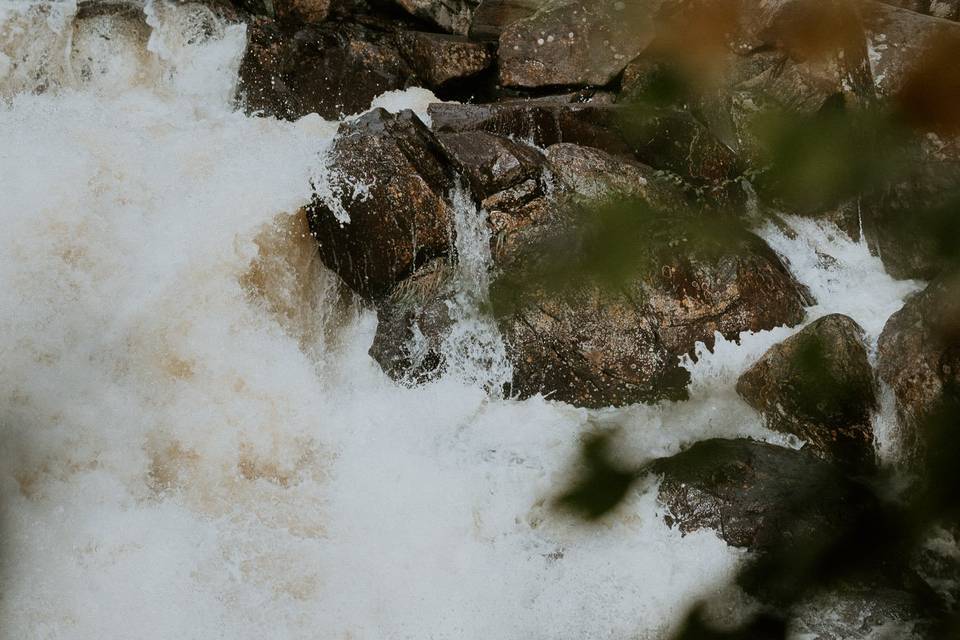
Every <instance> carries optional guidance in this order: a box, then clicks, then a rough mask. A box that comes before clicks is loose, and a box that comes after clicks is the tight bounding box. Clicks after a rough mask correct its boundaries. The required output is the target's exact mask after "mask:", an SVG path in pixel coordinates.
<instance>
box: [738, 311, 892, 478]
mask: <svg viewBox="0 0 960 640" xmlns="http://www.w3.org/2000/svg"><path fill="white" fill-rule="evenodd" d="M737 392H738V393H739V394H740V395H741V396H742V397H743V398H744V400H746V401H747V403H749V404H750V406H752V407H753V408H755V409H757V410H758V411H760V412H761V413H762V414H763V416H764V419H765V421H766V424H767V426H768V427H770V428H771V429H774V430H776V431H782V432H784V433H790V434H793V435H795V436H798V437H800V438H802V439H804V440H806V441H807V442H808V443H809V444H808V448H809V449H810V450H811V451H812V452H814V453H815V454H817V455H818V456H820V457H822V458H825V459H827V460H831V461H836V462H839V463H841V464H844V465H847V466H849V467H852V468H853V469H856V470H869V469H871V468H872V467H874V466H875V463H876V455H875V452H874V445H873V441H874V438H873V427H872V424H871V416H872V414H873V412H874V411H876V409H877V393H876V383H875V381H874V377H873V370H872V369H871V368H870V362H869V361H868V359H867V350H866V346H865V345H864V342H863V330H862V329H861V328H860V326H859V325H858V324H857V323H856V322H854V321H853V320H852V319H850V318H849V317H847V316H843V315H839V314H835V315H829V316H825V317H823V318H821V319H819V320H817V321H816V322H814V323H812V324H811V325H810V326H808V327H806V328H804V329H803V330H802V331H801V332H800V333H798V334H796V335H794V336H792V337H790V338H788V339H787V340H785V341H783V342H782V343H780V344H778V345H776V346H774V347H772V348H771V349H770V350H769V351H767V353H765V354H764V355H763V357H762V358H760V360H759V361H757V362H756V363H755V364H754V365H753V366H752V367H750V369H748V370H747V371H746V372H745V373H744V374H743V375H742V376H740V379H739V380H738V381H737Z"/></svg>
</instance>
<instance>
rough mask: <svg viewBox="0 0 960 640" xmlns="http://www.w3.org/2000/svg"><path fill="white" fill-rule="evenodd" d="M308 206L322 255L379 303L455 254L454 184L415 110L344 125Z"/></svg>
mask: <svg viewBox="0 0 960 640" xmlns="http://www.w3.org/2000/svg"><path fill="white" fill-rule="evenodd" d="M318 186H319V188H320V189H319V193H318V194H317V195H316V196H315V198H314V201H313V203H312V204H311V206H310V208H309V214H310V217H309V220H310V228H311V230H312V231H313V233H314V235H315V236H316V238H317V242H318V244H319V247H320V257H321V259H322V260H323V262H324V264H326V265H327V266H328V267H329V268H330V269H332V270H333V271H335V272H336V273H337V274H339V275H340V277H341V278H343V280H344V281H345V282H346V283H347V284H349V285H350V287H351V288H352V289H353V290H354V291H356V292H357V293H359V294H360V295H362V296H364V297H366V298H373V299H376V298H381V297H383V296H385V295H387V294H388V293H389V291H390V290H391V289H392V288H393V286H394V285H396V284H397V283H398V282H400V281H401V280H402V279H404V278H406V277H407V276H409V275H410V274H412V273H413V272H414V271H415V270H416V269H417V267H419V266H421V265H424V264H426V263H427V262H429V261H430V260H431V259H432V258H435V257H437V256H443V255H446V254H447V253H448V252H449V251H450V246H451V238H452V230H451V221H452V213H451V205H450V203H449V200H448V196H449V194H450V191H451V189H452V188H453V186H454V181H453V179H452V176H451V175H450V172H449V169H448V166H447V162H446V158H445V156H444V154H443V151H442V150H441V149H440V147H439V145H438V144H437V142H436V139H435V138H434V136H433V134H432V133H431V132H430V130H429V129H427V127H426V126H425V125H424V124H423V123H422V122H421V121H420V120H419V119H418V118H417V116H416V115H414V113H413V112H412V111H403V112H401V113H399V114H396V115H393V114H389V113H387V112H386V111H384V110H382V109H375V110H373V111H371V112H370V113H368V114H366V115H364V116H363V117H361V118H359V119H358V120H356V121H355V122H351V123H345V124H343V125H341V127H340V131H339V133H338V137H337V140H336V142H335V143H334V146H333V149H332V151H331V154H330V159H329V167H328V179H327V182H326V184H322V185H318Z"/></svg>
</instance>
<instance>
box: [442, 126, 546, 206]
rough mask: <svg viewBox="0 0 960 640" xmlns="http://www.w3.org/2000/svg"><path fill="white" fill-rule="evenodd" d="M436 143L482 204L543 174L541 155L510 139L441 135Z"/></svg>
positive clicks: (484, 134) (479, 133) (477, 134)
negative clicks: (495, 195)
mask: <svg viewBox="0 0 960 640" xmlns="http://www.w3.org/2000/svg"><path fill="white" fill-rule="evenodd" d="M437 139H438V140H439V141H440V145H441V147H442V148H443V150H444V152H445V153H446V154H447V157H448V158H449V159H450V162H451V163H452V164H453V166H455V167H456V168H457V169H458V170H459V171H460V173H461V175H462V176H463V177H464V178H465V182H466V184H467V185H468V186H469V187H470V191H471V193H472V194H473V195H474V197H476V198H477V199H478V201H481V202H482V201H483V200H484V199H486V198H488V197H490V196H492V195H494V194H496V193H499V192H502V191H504V190H506V189H509V188H510V187H513V186H515V185H517V184H520V183H522V182H525V181H526V180H530V179H537V178H538V176H539V175H540V174H541V173H542V171H543V167H544V159H543V156H542V155H541V154H540V152H539V151H537V150H536V149H534V148H533V147H530V146H527V145H525V144H522V143H520V142H516V141H514V140H511V139H510V138H505V137H502V136H496V135H493V134H492V133H487V132H486V131H465V132H463V133H440V134H438V135H437Z"/></svg>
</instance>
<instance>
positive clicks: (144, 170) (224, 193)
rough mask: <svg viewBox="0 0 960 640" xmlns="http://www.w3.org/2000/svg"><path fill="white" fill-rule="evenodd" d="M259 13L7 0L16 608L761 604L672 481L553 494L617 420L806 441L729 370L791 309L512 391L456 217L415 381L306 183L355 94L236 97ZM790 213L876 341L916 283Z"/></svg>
mask: <svg viewBox="0 0 960 640" xmlns="http://www.w3.org/2000/svg"><path fill="white" fill-rule="evenodd" d="M118 15H120V17H117V16H118ZM105 36H106V37H105ZM244 41H245V33H244V26H243V25H242V24H229V23H227V22H224V21H223V20H221V19H219V18H217V17H216V16H215V15H214V14H213V13H212V12H210V11H209V10H208V9H206V8H204V7H202V6H200V5H190V4H186V5H176V6H174V5H168V4H166V3H162V2H148V3H147V4H146V6H145V7H144V8H143V10H142V11H141V10H140V9H139V8H138V9H137V10H136V11H134V12H132V13H124V14H116V13H109V12H108V13H106V14H104V15H93V16H88V17H86V18H84V19H82V20H81V19H79V18H78V15H77V8H76V6H75V5H74V4H72V3H70V2H62V3H45V4H31V3H24V2H10V1H9V0H7V1H2V2H0V225H2V233H0V438H2V444H0V578H2V594H0V637H2V638H11V639H14V638H16V639H22V638H71V639H90V640H92V639H98V640H99V639H111V638H138V639H153V638H157V639H161V638H162V639H188V638H197V639H201V638H202V639H209V638H238V639H242V638H265V637H270V638H283V639H286V638H290V639H294V638H305V639H306V638H310V639H316V638H321V639H327V638H330V639H343V638H351V639H366V638H371V639H391V638H437V639H442V638H520V637H529V638H601V637H602V638H658V637H661V636H662V635H663V633H664V632H665V631H666V630H668V629H670V628H672V626H673V625H675V623H676V621H677V620H678V618H679V617H680V616H682V615H683V613H684V612H685V611H686V610H687V608H688V607H689V606H690V605H691V604H692V603H693V602H694V601H695V600H696V599H699V598H703V597H710V598H718V600H717V603H716V604H715V606H714V613H715V615H717V616H718V617H720V618H724V617H729V616H735V615H737V611H738V610H739V606H738V605H739V602H740V596H739V594H737V593H736V592H735V591H734V590H731V589H728V588H727V587H725V585H726V583H727V580H728V579H729V578H730V576H731V575H732V574H733V572H734V571H735V570H736V567H737V565H738V563H739V562H741V561H742V559H743V554H742V553H741V552H738V551H736V550H732V549H729V548H728V547H726V545H725V544H724V543H723V542H722V541H721V540H720V539H719V538H718V537H716V536H715V535H714V534H713V533H711V532H706V531H705V532H699V533H695V534H692V535H688V536H686V537H682V536H681V535H680V534H679V533H678V532H677V531H673V530H671V529H669V528H668V527H666V525H665V524H664V523H663V521H662V519H661V518H660V517H659V516H658V509H657V505H656V501H655V494H656V491H655V486H654V485H652V484H651V483H649V482H648V483H645V484H643V485H641V486H639V487H638V488H637V490H636V491H635V492H633V493H632V494H631V495H630V497H629V500H628V501H627V503H626V504H625V505H623V507H622V508H621V509H620V510H619V511H618V512H617V513H616V514H614V515H613V516H611V517H610V518H609V519H607V520H606V521H604V522H602V523H601V524H600V525H598V526H586V525H584V524H581V523H577V522H574V521H571V520H569V519H568V518H565V517H563V516H561V515H558V514H555V513H553V512H552V511H551V510H550V509H549V501H550V499H551V497H552V496H554V495H556V493H557V492H558V491H559V490H561V489H562V488H563V487H564V486H565V483H566V482H568V481H569V478H570V476H571V472H572V471H575V462H576V460H577V453H578V451H579V444H580V442H581V439H582V437H583V436H584V434H586V433H590V432H592V431H594V430H597V429H603V428H608V427H611V426H620V427H622V431H621V435H620V441H621V445H622V455H623V456H625V457H628V458H630V459H631V460H636V461H642V460H646V459H649V458H651V457H654V456H661V455H666V454H670V453H673V452H676V451H678V450H679V449H680V447H682V446H684V445H686V444H689V443H691V442H695V441H696V440H699V439H702V438H706V437H715V436H728V437H729V436H737V435H747V436H752V437H757V438H762V439H766V440H769V441H773V442H778V443H781V444H791V445H797V444H799V443H797V442H793V441H790V440H788V439H786V438H784V437H783V436H780V435H777V434H774V433H772V432H770V431H768V430H766V429H765V428H764V427H763V426H762V424H761V422H760V419H759V417H758V416H757V414H756V413H754V412H753V411H752V410H751V409H750V408H749V407H747V406H746V405H745V404H744V403H743V402H742V401H740V400H739V398H738V397H737V396H736V393H735V391H734V389H733V385H734V383H735V381H736V378H737V376H738V375H739V373H740V372H741V371H742V370H744V368H745V367H747V366H748V365H749V364H750V363H751V362H752V361H753V360H754V359H755V358H756V357H758V356H759V355H760V354H762V353H763V351H764V350H765V349H766V348H767V347H769V346H770V345H772V344H774V343H775V342H777V341H779V340H781V339H783V338H784V337H786V336H788V335H790V334H791V333H793V332H794V331H795V330H794V329H778V330H775V331H771V332H764V333H761V334H757V335H745V336H743V339H742V341H741V344H739V345H737V344H734V343H729V342H726V341H723V340H722V339H721V340H719V341H718V345H717V348H716V350H715V351H714V352H713V353H709V352H705V351H704V352H702V353H701V354H700V358H699V359H698V360H697V362H696V363H693V362H688V363H687V366H688V367H689V368H691V370H692V373H693V386H692V398H691V400H690V401H688V402H686V403H681V404H671V403H664V404H662V405H659V406H652V407H651V406H637V407H630V408H627V409H622V410H605V411H586V410H582V409H576V408H572V407H569V406H566V405H563V404H559V403H553V402H549V401H547V400H545V399H542V398H534V399H531V400H527V401H524V402H519V401H514V400H510V399H504V398H499V397H496V396H491V395H490V394H488V393H487V392H486V391H485V390H484V387H485V386H489V384H488V383H489V382H490V377H489V376H485V375H484V374H483V372H482V371H478V369H477V364H478V363H483V366H488V365H489V363H491V362H493V363H499V362H500V361H499V360H498V358H499V354H500V351H499V350H498V346H497V339H498V338H497V336H496V335H495V328H493V325H492V324H491V323H489V322H484V321H483V320H482V319H478V318H476V317H474V315H472V313H471V311H470V310H471V309H475V308H476V307H479V306H480V305H476V304H474V303H475V302H476V298H477V297H478V296H481V297H482V295H484V288H485V287H486V286H487V283H486V277H485V276H484V275H483V274H480V273H478V272H477V269H479V268H482V265H483V264H484V256H483V253H482V251H483V246H484V243H485V241H486V238H485V236H484V232H483V229H482V228H467V227H462V228H461V229H460V231H466V232H467V233H461V234H459V235H458V242H461V243H465V244H464V246H461V247H458V249H459V251H460V253H461V255H463V256H465V258H464V264H463V265H461V268H460V273H461V278H462V279H463V280H462V281H463V283H464V287H465V288H464V292H465V293H464V296H463V300H462V304H461V307H460V311H462V313H461V314H460V317H461V320H462V322H461V323H460V325H459V326H458V331H457V332H455V333H454V334H453V337H452V338H451V340H450V341H448V342H451V344H449V345H448V346H449V353H450V354H452V355H453V356H454V357H455V359H456V362H455V366H453V367H451V372H450V373H449V375H447V376H446V377H445V378H444V379H442V380H440V381H439V382H436V383H433V384H430V385H427V386H423V387H419V388H407V387H402V386H398V385H396V384H394V383H393V382H391V381H390V380H389V379H388V378H387V377H386V376H385V375H384V374H383V373H382V372H381V371H380V369H379V367H378V366H377V365H376V364H375V363H374V362H373V361H372V360H371V359H370V358H369V356H368V355H367V349H368V348H369V346H370V343H371V341H372V338H373V333H374V331H375V328H376V318H375V314H374V313H373V312H372V311H370V310H364V309H361V308H359V307H358V306H357V305H356V304H354V302H353V301H352V300H351V298H350V296H349V295H347V294H346V293H345V292H344V291H343V290H342V288H341V287H339V286H338V284H337V282H336V279H335V278H334V277H333V276H332V275H331V274H330V273H329V272H327V271H326V270H325V269H324V268H323V267H322V266H321V265H320V264H318V261H317V257H316V253H315V251H313V245H312V244H311V243H312V240H311V239H310V238H309V236H308V234H307V230H306V228H305V224H304V221H303V218H302V216H301V215H300V214H298V210H299V208H300V207H301V206H302V205H304V204H305V203H307V202H308V201H309V199H310V197H311V195H312V192H311V184H316V185H322V184H323V180H322V175H323V171H324V170H325V152H326V150H327V148H328V147H329V145H330V143H331V141H332V139H333V136H334V134H335V131H336V127H337V123H332V122H326V121H323V120H322V119H320V118H319V117H317V116H315V115H313V116H307V117H305V118H303V119H301V120H299V121H297V122H293V123H289V122H282V121H277V120H274V119H270V118H251V117H247V116H245V115H243V114H242V113H241V112H239V111H237V110H236V108H235V105H234V102H233V94H234V91H235V85H236V73H237V68H238V65H239V60H240V57H241V55H242V52H243V47H244ZM427 98H428V97H425V95H424V92H422V90H411V91H410V92H408V93H407V94H400V95H391V96H386V97H385V98H384V99H382V100H380V104H382V105H385V106H387V107H388V108H390V107H391V106H393V107H395V106H397V105H404V104H409V105H411V106H416V105H421V106H422V104H423V103H424V100H426V99H427ZM454 197H455V198H456V194H454ZM456 201H457V202H458V206H459V207H468V206H470V205H469V204H468V202H467V201H466V199H464V198H460V199H459V200H456ZM474 213H475V212H474ZM476 218H477V216H476V215H474V216H459V215H458V220H459V222H458V224H460V225H463V224H466V223H465V222H464V221H465V220H468V219H474V220H475V219H476ZM789 223H790V225H791V226H792V227H793V228H794V231H795V233H785V232H784V231H783V230H780V229H778V228H776V227H769V228H766V229H763V230H762V234H763V235H764V237H766V238H767V239H768V241H769V242H770V243H771V245H772V246H773V247H774V248H775V249H776V250H777V251H778V252H780V253H781V254H782V255H784V256H785V257H786V258H787V259H788V260H789V262H790V265H791V268H792V269H793V270H794V272H795V274H796V275H797V277H798V278H799V279H800V280H801V281H803V282H804V283H805V284H807V285H808V286H809V287H810V289H811V291H812V292H813V294H814V296H815V297H816V298H817V300H818V305H817V306H816V307H813V308H812V309H811V310H810V314H809V317H810V319H811V320H812V319H815V318H816V317H819V316H820V315H823V314H824V313H832V312H843V313H847V314H849V315H851V316H852V317H853V318H854V319H856V320H857V321H858V322H860V323H861V324H862V325H863V326H864V328H865V329H866V331H867V333H868V337H869V338H870V339H871V340H872V341H875V340H876V337H877V335H878V333H879V331H880V329H881V328H882V325H883V322H884V321H885V319H886V318H887V317H888V316H889V315H890V313H892V312H893V311H895V310H896V309H897V308H898V307H899V306H900V305H901V304H902V299H903V297H904V296H905V295H907V294H908V293H910V292H911V291H914V290H916V288H917V287H918V286H919V284H918V283H913V282H895V281H893V280H891V279H890V278H889V277H888V276H886V275H885V274H884V272H883V269H882V266H881V265H880V263H879V261H878V260H877V259H876V258H874V257H871V256H870V255H869V252H868V251H867V250H866V247H865V246H864V245H863V244H862V243H856V242H852V241H850V240H849V239H847V238H845V237H843V236H842V234H839V233H838V232H836V231H835V230H833V231H831V230H830V229H829V228H827V227H823V226H818V225H816V224H814V223H812V222H809V221H803V220H793V219H791V220H789ZM481 226H482V225H481ZM824 255H830V256H832V257H833V258H834V259H835V260H825V259H824V258H823V257H822V256H824ZM471 269H472V271H471ZM471 273H472V274H473V276H475V277H472V276H471ZM491 332H493V333H491ZM478 353H479V354H480V355H481V356H482V357H479V358H478ZM496 366H497V367H499V366H500V364H497V365H496ZM488 373H489V372H488ZM493 373H495V374H496V375H500V373H502V372H500V373H497V372H493ZM494 378H495V376H494ZM888 431H889V429H888ZM893 437H894V436H893V434H891V433H889V432H887V431H885V432H883V433H882V434H881V441H882V442H881V444H882V445H883V446H886V447H887V448H886V449H884V451H887V453H888V454H889V455H893V454H892V453H889V452H890V451H893V449H894V448H893V446H892V445H889V444H887V445H884V443H889V442H892V440H893Z"/></svg>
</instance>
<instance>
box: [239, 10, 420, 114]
mask: <svg viewBox="0 0 960 640" xmlns="http://www.w3.org/2000/svg"><path fill="white" fill-rule="evenodd" d="M248 33H249V35H248V38H249V43H248V45H247V51H246V53H245V54H244V59H243V63H242V64H241V66H240V77H239V81H240V92H241V95H242V96H243V101H244V104H245V106H246V108H247V110H248V111H251V112H263V113H264V114H266V115H275V116H277V117H280V118H286V119H297V118H299V117H302V116H304V115H306V114H308V113H318V114H320V116H321V117H323V118H326V119H328V120H336V119H339V118H340V117H342V116H343V115H345V114H351V113H358V112H361V111H363V110H365V109H367V108H368V107H369V106H370V102H371V101H372V100H373V98H375V97H376V96H378V95H380V94H381V93H383V92H385V91H392V90H397V89H403V88H406V87H407V86H409V85H410V84H411V78H412V77H413V76H414V73H413V70H412V68H411V67H410V65H409V64H408V63H407V61H406V59H405V58H404V57H403V55H402V54H401V52H400V49H399V47H398V45H397V42H396V38H395V37H394V35H393V34H392V33H390V32H388V31H384V30H381V29H378V28H373V27H370V26H365V25H362V24H359V23H354V22H350V23H344V22H326V23H323V24H320V25H306V26H302V27H300V28H299V29H298V30H296V31H295V32H293V33H291V32H289V31H288V30H286V29H285V28H282V27H281V26H280V25H278V24H277V23H275V22H273V21H270V20H267V19H264V18H258V19H254V20H252V21H251V22H250V23H249V25H248Z"/></svg>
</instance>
